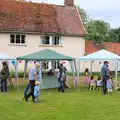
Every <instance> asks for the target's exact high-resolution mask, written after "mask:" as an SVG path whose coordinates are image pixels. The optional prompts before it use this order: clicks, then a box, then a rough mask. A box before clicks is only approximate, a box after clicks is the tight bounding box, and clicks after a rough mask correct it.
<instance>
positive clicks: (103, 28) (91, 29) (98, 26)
mask: <svg viewBox="0 0 120 120" xmlns="http://www.w3.org/2000/svg"><path fill="white" fill-rule="evenodd" d="M86 30H87V32H88V35H87V37H86V39H88V40H93V41H95V42H97V43H99V44H101V43H102V42H103V41H105V39H106V37H107V36H108V33H109V31H110V25H109V23H107V22H104V21H101V20H91V21H90V22H88V23H87V25H86Z"/></svg>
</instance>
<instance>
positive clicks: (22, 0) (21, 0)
mask: <svg viewBox="0 0 120 120" xmlns="http://www.w3.org/2000/svg"><path fill="white" fill-rule="evenodd" d="M15 1H19V2H25V0H15Z"/></svg>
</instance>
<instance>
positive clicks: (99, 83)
mask: <svg viewBox="0 0 120 120" xmlns="http://www.w3.org/2000/svg"><path fill="white" fill-rule="evenodd" d="M101 87H102V79H101V76H98V79H97V85H96V88H97V90H99V89H100V88H101Z"/></svg>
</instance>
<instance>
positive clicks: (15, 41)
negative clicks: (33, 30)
mask: <svg viewBox="0 0 120 120" xmlns="http://www.w3.org/2000/svg"><path fill="white" fill-rule="evenodd" d="M12 35H13V36H14V40H13V41H14V43H12V42H11V41H12V40H11V39H12V37H11V36H12ZM17 35H18V36H20V42H18V43H17V39H16V38H17ZM22 36H24V43H22ZM26 37H27V35H26V34H15V33H11V34H10V35H9V39H10V44H12V45H26Z"/></svg>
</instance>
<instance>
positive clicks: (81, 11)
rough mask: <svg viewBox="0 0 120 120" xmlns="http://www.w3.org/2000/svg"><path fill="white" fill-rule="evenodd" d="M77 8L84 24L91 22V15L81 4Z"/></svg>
mask: <svg viewBox="0 0 120 120" xmlns="http://www.w3.org/2000/svg"><path fill="white" fill-rule="evenodd" d="M77 9H78V11H79V14H80V16H81V19H82V22H83V23H84V25H86V24H87V23H88V22H89V20H90V17H89V15H88V14H87V13H86V11H85V10H84V9H82V8H81V7H80V6H77Z"/></svg>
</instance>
